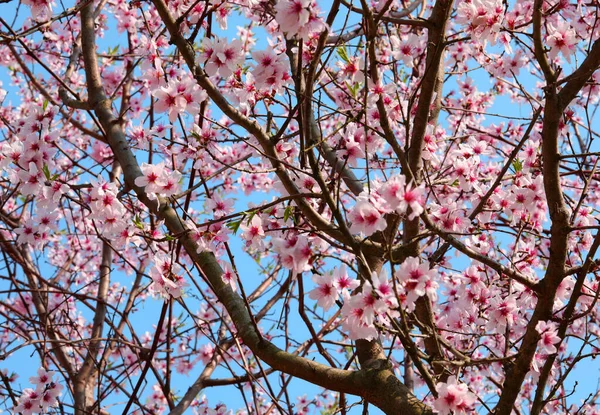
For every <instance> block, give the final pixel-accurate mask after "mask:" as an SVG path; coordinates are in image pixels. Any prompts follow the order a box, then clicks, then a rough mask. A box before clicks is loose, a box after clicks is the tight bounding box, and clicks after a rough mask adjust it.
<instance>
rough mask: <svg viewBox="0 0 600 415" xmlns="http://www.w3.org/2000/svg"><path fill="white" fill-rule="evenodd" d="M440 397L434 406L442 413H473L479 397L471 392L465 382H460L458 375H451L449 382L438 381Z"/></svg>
mask: <svg viewBox="0 0 600 415" xmlns="http://www.w3.org/2000/svg"><path fill="white" fill-rule="evenodd" d="M435 389H436V390H437V393H438V398H437V399H436V400H435V402H434V403H433V407H434V408H435V409H436V410H437V411H438V413H439V414H440V415H450V414H454V415H466V414H470V413H473V411H474V408H473V406H474V404H475V401H476V400H477V397H476V396H475V395H474V394H473V393H471V392H469V388H468V387H467V385H465V384H464V383H458V382H457V380H456V376H450V377H449V378H448V382H446V383H438V384H437V385H436V387H435Z"/></svg>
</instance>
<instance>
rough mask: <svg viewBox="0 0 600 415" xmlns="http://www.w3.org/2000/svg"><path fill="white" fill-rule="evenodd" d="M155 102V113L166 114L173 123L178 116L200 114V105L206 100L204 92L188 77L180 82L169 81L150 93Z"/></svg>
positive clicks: (175, 80)
mask: <svg viewBox="0 0 600 415" xmlns="http://www.w3.org/2000/svg"><path fill="white" fill-rule="evenodd" d="M152 95H154V98H155V99H156V102H155V104H154V109H155V110H156V112H167V113H168V114H169V121H170V122H174V121H175V120H176V119H177V117H178V116H179V115H184V114H190V115H197V114H199V113H200V104H201V103H202V102H203V101H204V100H206V92H204V90H202V89H201V88H200V87H199V86H198V84H197V83H196V81H194V80H193V79H191V78H190V77H186V78H184V79H182V80H177V79H171V80H169V82H168V83H167V85H164V86H160V87H158V88H157V89H155V90H154V91H153V92H152Z"/></svg>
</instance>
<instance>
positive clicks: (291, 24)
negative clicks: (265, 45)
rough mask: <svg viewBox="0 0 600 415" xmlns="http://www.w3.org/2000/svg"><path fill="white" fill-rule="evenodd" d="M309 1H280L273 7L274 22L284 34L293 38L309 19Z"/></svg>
mask: <svg viewBox="0 0 600 415" xmlns="http://www.w3.org/2000/svg"><path fill="white" fill-rule="evenodd" d="M310 4H311V0H280V1H278V2H277V4H276V5H275V12H276V15H275V20H276V21H277V23H279V27H281V30H282V31H283V32H285V33H288V34H290V35H291V37H293V36H294V35H295V34H297V33H298V32H300V30H301V28H302V26H304V25H306V24H307V23H308V20H309V19H310V11H309V9H308V8H309V6H310Z"/></svg>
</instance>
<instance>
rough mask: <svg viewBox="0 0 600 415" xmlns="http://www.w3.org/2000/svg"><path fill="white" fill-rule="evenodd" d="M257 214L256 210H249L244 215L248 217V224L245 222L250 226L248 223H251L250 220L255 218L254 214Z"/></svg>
mask: <svg viewBox="0 0 600 415" xmlns="http://www.w3.org/2000/svg"><path fill="white" fill-rule="evenodd" d="M257 213H258V210H251V211H248V212H246V215H248V222H246V223H247V224H248V225H250V222H251V221H252V218H253V217H254V216H256V214H257Z"/></svg>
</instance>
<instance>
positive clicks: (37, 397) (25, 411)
mask: <svg viewBox="0 0 600 415" xmlns="http://www.w3.org/2000/svg"><path fill="white" fill-rule="evenodd" d="M37 373H38V374H37V376H33V377H31V378H29V381H30V382H31V383H32V384H34V385H36V386H35V389H30V388H28V389H24V390H23V393H22V394H21V396H20V397H19V400H18V401H17V405H16V406H15V407H14V409H13V413H14V414H18V413H20V414H21V415H32V414H38V413H39V414H41V413H47V412H48V410H49V408H51V407H56V406H58V397H59V396H60V394H61V392H62V390H63V386H62V385H60V384H58V383H56V382H54V380H53V379H52V377H53V376H54V372H51V371H47V370H46V369H44V368H39V369H38V371H37Z"/></svg>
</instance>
